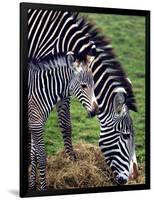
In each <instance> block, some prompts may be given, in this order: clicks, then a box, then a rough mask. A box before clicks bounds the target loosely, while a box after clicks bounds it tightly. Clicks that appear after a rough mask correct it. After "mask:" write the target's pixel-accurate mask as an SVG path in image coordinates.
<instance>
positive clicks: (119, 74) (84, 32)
mask: <svg viewBox="0 0 154 200" xmlns="http://www.w3.org/2000/svg"><path fill="white" fill-rule="evenodd" d="M34 12H35V13H34ZM44 12H45V11H44ZM48 12H52V18H51V19H52V20H49V21H48V24H47V26H46V30H44V34H42V36H41V39H40V41H42V40H43V42H42V43H41V45H40V44H39V49H38V50H37V51H35V54H33V53H32V52H33V48H34V47H35V45H34V44H35V43H36V42H35V43H33V46H34V47H31V48H30V54H29V57H30V58H34V59H41V57H43V58H45V56H46V55H50V54H52V53H57V52H67V51H74V52H75V54H76V55H77V57H78V58H79V59H80V60H86V59H87V55H88V54H90V55H93V56H95V57H94V59H93V61H92V62H90V65H89V66H90V68H91V69H92V74H93V79H94V93H95V96H96V99H97V103H98V105H99V113H98V119H99V121H100V127H101V130H100V148H101V149H102V152H103V153H104V155H105V158H106V160H107V162H108V164H109V166H110V167H111V169H112V170H113V173H114V174H115V179H116V181H117V182H118V183H119V184H123V183H125V182H126V181H127V180H128V174H129V172H130V171H131V169H130V165H131V162H132V160H133V157H135V150H134V148H135V147H134V132H133V124H132V120H131V117H130V114H129V110H133V111H137V108H136V102H135V98H134V94H133V90H132V85H131V83H130V81H129V80H128V78H127V76H126V74H125V72H124V71H123V69H122V67H121V65H120V63H119V62H118V61H117V59H116V57H115V55H114V53H113V51H112V46H111V45H110V43H109V42H108V41H107V39H106V38H105V37H104V36H100V33H99V32H98V31H97V30H96V29H95V28H94V27H93V26H92V25H91V24H89V23H88V22H87V21H86V20H85V19H83V17H77V15H74V14H73V13H71V12H64V11H48ZM32 15H33V20H31V25H29V30H30V28H31V27H32V26H33V25H34V26H35V30H37V26H38V24H39V22H40V19H41V17H42V16H43V13H42V12H41V13H40V10H37V11H36V10H31V11H30V12H29V19H30V18H31V16H32ZM40 16H41V17H40ZM36 18H37V21H35V20H36ZM54 22H55V23H54ZM59 22H60V23H59ZM43 24H44V23H42V26H43ZM55 24H56V26H55ZM47 27H48V28H47ZM55 29H56V31H54V30H55ZM39 32H41V28H40V29H39V31H38V36H39ZM53 32H54V34H53ZM45 33H47V34H46V35H45ZM38 36H36V38H35V40H36V41H37V38H38ZM44 36H45V39H43V38H44ZM29 44H31V39H29ZM42 46H43V49H41V48H42ZM38 52H39V53H38ZM36 55H37V56H36ZM121 88H123V90H121ZM118 90H119V91H118ZM124 90H125V92H123V91H124ZM116 91H118V92H116ZM116 95H117V96H116ZM120 96H123V99H124V102H123V103H121V100H120ZM115 99H119V100H118V102H115ZM68 104H69V100H68ZM118 104H119V105H118ZM67 108H69V107H67ZM119 113H120V114H119ZM69 120H70V118H68V121H69ZM130 121H131V122H130ZM61 123H62V122H61ZM69 123H70V122H69ZM117 127H119V128H117ZM123 133H124V134H123ZM109 134H110V135H113V137H114V136H115V139H114V138H112V137H109V138H108V136H109ZM102 135H103V136H104V139H103V137H102ZM101 138H102V139H101ZM111 138H112V139H113V140H111V141H110V139H111ZM103 140H105V141H106V142H108V148H106V147H105V145H104V143H103ZM114 142H115V143H114ZM109 144H110V145H109ZM103 145H104V146H103ZM109 149H110V151H112V154H107V153H106V151H107V150H109ZM131 149H132V150H131ZM114 150H115V156H114ZM116 151H118V155H116ZM128 155H129V156H128ZM124 158H125V159H126V160H127V165H126V164H123V163H122V162H120V160H121V159H124ZM108 160H109V161H108ZM121 165H122V166H121Z"/></svg>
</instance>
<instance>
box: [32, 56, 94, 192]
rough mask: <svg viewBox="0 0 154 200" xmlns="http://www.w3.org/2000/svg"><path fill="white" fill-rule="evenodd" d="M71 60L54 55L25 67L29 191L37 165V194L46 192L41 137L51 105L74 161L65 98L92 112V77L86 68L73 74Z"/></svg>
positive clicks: (33, 183)
mask: <svg viewBox="0 0 154 200" xmlns="http://www.w3.org/2000/svg"><path fill="white" fill-rule="evenodd" d="M72 56H73V55H72V54H71V55H69V54H67V56H66V55H54V57H53V58H52V59H50V60H48V61H47V60H45V61H41V62H35V63H34V62H30V63H29V67H28V72H29V74H28V89H29V90H28V124H29V133H30V138H31V144H30V145H31V148H30V151H31V152H30V153H31V174H30V179H29V187H30V189H34V188H35V187H36V168H37V164H38V169H39V177H40V190H44V189H45V188H46V179H45V169H46V156H45V147H44V142H43V136H42V135H43V126H44V123H45V121H46V120H47V118H48V116H49V113H50V112H51V111H52V109H53V107H54V105H56V104H57V110H58V117H59V119H58V120H59V123H60V128H61V132H62V134H63V139H64V144H65V151H66V153H67V154H68V155H70V156H71V157H73V158H74V159H76V157H75V154H74V152H73V147H72V142H71V125H70V123H69V121H68V117H69V118H70V113H69V104H68V101H69V96H70V95H74V96H76V97H77V98H78V100H79V101H80V102H81V103H82V104H83V105H84V106H85V108H86V109H87V111H88V112H91V111H92V110H93V109H94V106H93V96H92V94H93V86H94V83H93V78H92V73H90V70H89V69H88V68H86V69H85V70H82V71H80V72H77V71H75V69H74V68H75V67H73V64H74V62H72ZM70 58H71V60H70ZM73 59H74V58H73ZM83 84H84V85H86V90H85V89H84V88H83V87H82V85H83ZM66 111H68V113H67V112H66ZM66 116H67V117H66ZM61 121H63V123H61Z"/></svg>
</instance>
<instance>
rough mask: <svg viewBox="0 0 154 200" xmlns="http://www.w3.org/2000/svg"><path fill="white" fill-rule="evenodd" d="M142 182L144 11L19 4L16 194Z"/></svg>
mask: <svg viewBox="0 0 154 200" xmlns="http://www.w3.org/2000/svg"><path fill="white" fill-rule="evenodd" d="M141 189H150V11H147V10H127V9H114V8H95V7H80V6H66V5H65V6H63V5H51V4H34V3H21V4H20V196H21V197H30V196H45V195H61V194H80V193H93V192H111V191H112V192H113V191H126V190H127V191H128V190H141Z"/></svg>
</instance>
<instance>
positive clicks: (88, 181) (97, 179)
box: [47, 143, 144, 189]
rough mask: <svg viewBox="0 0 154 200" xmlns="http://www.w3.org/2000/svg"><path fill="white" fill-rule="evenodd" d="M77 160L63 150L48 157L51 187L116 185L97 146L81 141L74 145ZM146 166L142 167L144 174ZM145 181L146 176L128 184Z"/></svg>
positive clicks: (48, 178) (48, 177) (141, 171)
mask: <svg viewBox="0 0 154 200" xmlns="http://www.w3.org/2000/svg"><path fill="white" fill-rule="evenodd" d="M74 149H75V153H76V155H77V161H71V160H70V159H69V158H68V157H66V155H65V153H64V152H63V151H61V152H58V153H57V154H56V155H55V156H48V158H47V184H48V187H49V188H54V189H69V188H87V187H101V186H112V185H116V183H115V182H114V180H113V177H112V173H111V171H110V170H109V168H108V166H107V165H106V163H105V161H104V159H103V156H102V153H101V152H100V150H99V148H98V147H97V146H94V145H91V144H84V143H80V144H77V145H74ZM143 169H144V167H142V168H140V172H139V173H140V174H143ZM136 183H144V176H143V175H142V176H141V175H139V177H138V178H137V180H136V181H131V182H129V183H128V184H136Z"/></svg>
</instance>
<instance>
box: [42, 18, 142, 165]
mask: <svg viewBox="0 0 154 200" xmlns="http://www.w3.org/2000/svg"><path fill="white" fill-rule="evenodd" d="M86 15H88V18H89V20H92V21H93V22H94V23H95V24H96V27H98V28H100V30H101V31H102V32H103V33H104V34H105V35H106V36H107V37H108V38H110V39H111V40H112V46H113V47H114V49H115V52H116V54H117V56H118V59H119V61H120V62H121V63H122V65H123V67H124V69H125V71H126V73H127V74H128V77H129V78H130V79H131V81H132V83H133V87H134V93H135V95H136V99H137V104H138V110H139V111H138V113H133V112H131V115H132V117H133V123H134V130H135V134H136V150H137V158H138V160H139V162H140V163H143V162H144V160H145V149H144V148H145V146H144V145H145V103H144V102H145V53H144V52H145V19H144V17H137V16H120V15H119V16H118V15H97V14H92V15H91V14H90V15H89V14H86ZM71 114H72V127H73V142H74V143H79V141H80V140H84V141H85V142H87V143H93V144H98V138H99V123H98V121H97V119H96V117H95V118H93V119H89V118H88V117H87V115H86V112H85V110H84V109H83V108H82V106H81V105H80V104H79V103H78V102H77V101H76V100H75V99H74V98H73V100H72V105H71ZM44 140H45V144H46V149H47V153H48V154H54V153H56V152H57V150H59V149H61V148H62V147H63V141H62V137H61V134H60V130H59V128H58V125H57V117H56V112H55V110H54V111H53V112H52V113H51V116H50V117H49V120H48V121H47V123H46V126H45V134H44Z"/></svg>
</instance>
